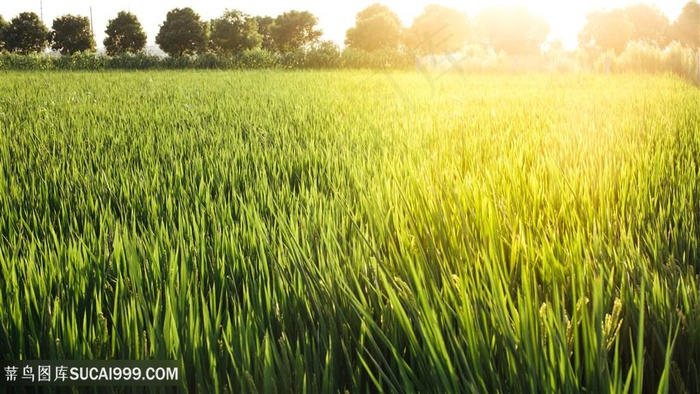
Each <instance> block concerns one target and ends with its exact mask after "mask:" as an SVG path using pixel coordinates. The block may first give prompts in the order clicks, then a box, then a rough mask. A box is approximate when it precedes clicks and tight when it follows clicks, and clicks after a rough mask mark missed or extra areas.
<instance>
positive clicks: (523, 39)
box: [476, 6, 550, 55]
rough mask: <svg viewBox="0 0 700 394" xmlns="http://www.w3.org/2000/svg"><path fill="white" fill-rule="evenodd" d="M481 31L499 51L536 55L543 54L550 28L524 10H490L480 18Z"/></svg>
mask: <svg viewBox="0 0 700 394" xmlns="http://www.w3.org/2000/svg"><path fill="white" fill-rule="evenodd" d="M476 25H477V32H478V35H479V37H480V38H481V39H482V40H483V42H484V43H485V44H486V45H487V46H489V47H491V48H493V50H494V51H496V52H501V51H503V52H505V53H507V54H509V55H533V54H537V53H540V52H541V49H542V44H544V41H545V39H546V38H547V34H549V31H550V26H549V23H547V21H546V20H544V19H543V18H541V17H538V16H535V15H533V14H532V13H531V12H530V11H529V10H527V9H526V8H522V7H516V8H513V7H505V6H499V7H489V8H486V9H484V10H482V11H481V12H480V13H479V14H478V15H477V17H476Z"/></svg>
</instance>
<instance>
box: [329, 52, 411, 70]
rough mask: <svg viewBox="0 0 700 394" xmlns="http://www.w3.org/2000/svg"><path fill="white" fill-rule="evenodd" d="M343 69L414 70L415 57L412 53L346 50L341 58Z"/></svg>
mask: <svg viewBox="0 0 700 394" xmlns="http://www.w3.org/2000/svg"><path fill="white" fill-rule="evenodd" d="M340 64H341V67H344V68H352V69H412V68H414V67H415V57H414V56H413V55H411V54H410V53H406V52H400V51H393V50H380V51H374V52H367V51H363V50H361V49H354V48H345V50H343V53H342V55H341V58H340Z"/></svg>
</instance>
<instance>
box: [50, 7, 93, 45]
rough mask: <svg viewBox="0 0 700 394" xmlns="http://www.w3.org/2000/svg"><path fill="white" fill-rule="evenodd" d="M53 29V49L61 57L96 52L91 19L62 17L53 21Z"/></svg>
mask: <svg viewBox="0 0 700 394" xmlns="http://www.w3.org/2000/svg"><path fill="white" fill-rule="evenodd" d="M51 29H52V30H51V49H53V50H54V51H59V52H61V55H72V54H74V53H76V52H83V51H94V50H95V39H94V38H93V36H92V30H91V29H90V19H88V17H86V16H77V15H63V16H60V17H58V18H56V19H54V20H53V24H52V25H51Z"/></svg>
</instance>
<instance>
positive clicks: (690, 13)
mask: <svg viewBox="0 0 700 394" xmlns="http://www.w3.org/2000/svg"><path fill="white" fill-rule="evenodd" d="M671 39H673V40H676V41H678V42H680V43H681V44H683V45H686V46H688V47H690V48H694V49H700V3H698V2H697V1H690V2H688V3H687V4H686V5H685V7H683V11H682V12H681V14H680V15H679V16H678V19H676V21H675V22H674V23H673V25H672V26H671Z"/></svg>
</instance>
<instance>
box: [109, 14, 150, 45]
mask: <svg viewBox="0 0 700 394" xmlns="http://www.w3.org/2000/svg"><path fill="white" fill-rule="evenodd" d="M105 34H107V37H106V38H105V39H104V41H103V44H104V46H105V49H106V50H107V54H108V55H109V56H117V55H122V54H125V53H137V52H140V51H142V50H143V48H144V47H145V46H146V39H147V37H146V32H144V31H143V27H142V26H141V22H139V20H138V18H137V17H136V15H134V14H132V13H130V12H125V11H121V12H119V14H117V17H116V18H114V19H111V20H110V21H109V22H108V23H107V30H105Z"/></svg>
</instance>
